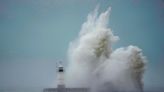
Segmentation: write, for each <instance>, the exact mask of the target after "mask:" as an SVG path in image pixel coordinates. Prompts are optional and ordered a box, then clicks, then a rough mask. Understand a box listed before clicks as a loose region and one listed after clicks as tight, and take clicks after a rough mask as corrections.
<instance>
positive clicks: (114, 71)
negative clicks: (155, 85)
mask: <svg viewBox="0 0 164 92" xmlns="http://www.w3.org/2000/svg"><path fill="white" fill-rule="evenodd" d="M110 11H111V7H109V8H108V9H107V11H105V12H103V13H101V14H100V15H99V16H98V8H96V9H95V10H94V11H93V12H91V13H90V14H89V15H88V17H87V21H86V22H84V24H83V25H82V28H81V31H80V33H79V36H78V38H76V39H75V40H74V41H72V42H71V43H70V46H69V50H68V58H69V63H68V69H67V71H66V73H67V74H66V85H67V86H68V87H87V88H90V90H91V91H92V92H110V91H114V92H115V91H116V92H132V91H135V92H141V91H142V88H143V83H142V75H143V72H144V66H145V57H144V56H143V55H142V50H141V49H140V48H138V47H137V46H132V45H131V46H128V47H122V48H118V49H116V50H114V51H113V50H112V44H113V43H114V42H116V41H117V40H118V39H119V37H118V36H114V34H113V33H112V30H111V29H110V28H108V19H109V14H110Z"/></svg>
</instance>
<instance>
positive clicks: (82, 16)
mask: <svg viewBox="0 0 164 92" xmlns="http://www.w3.org/2000/svg"><path fill="white" fill-rule="evenodd" d="M98 4H99V5H100V12H102V11H104V10H105V9H107V8H108V7H109V6H111V7H112V12H111V16H110V20H109V26H110V27H111V28H112V29H113V31H114V34H116V35H118V36H119V37H120V39H121V40H120V41H119V42H118V43H116V44H115V45H114V46H113V47H114V48H118V47H121V46H128V45H131V44H133V45H137V46H139V47H140V48H142V49H143V52H144V54H145V56H147V58H148V61H149V63H148V68H147V71H146V74H145V78H144V82H145V87H146V88H150V87H164V86H163V85H164V79H163V78H164V72H163V70H164V67H163V65H164V62H163V60H164V52H163V51H164V41H163V39H164V37H163V36H164V1H163V0H68V1H67V2H66V1H65V0H0V88H4V87H15V86H16V87H38V86H49V85H52V84H53V82H54V80H55V72H56V71H55V68H56V67H55V64H56V61H57V60H58V59H62V60H64V62H65V63H67V59H66V55H67V48H68V45H69V42H70V41H71V40H73V39H74V38H76V37H77V34H78V32H79V30H80V28H81V25H82V23H83V22H84V21H85V20H86V17H87V14H88V13H89V12H91V11H92V10H93V9H94V8H95V7H96V5H98Z"/></svg>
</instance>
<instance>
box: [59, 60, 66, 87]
mask: <svg viewBox="0 0 164 92" xmlns="http://www.w3.org/2000/svg"><path fill="white" fill-rule="evenodd" d="M64 72H65V71H64V67H63V65H62V63H61V61H60V62H59V65H58V68H57V87H58V88H65V82H64V81H65V80H64V77H65V75H64Z"/></svg>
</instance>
